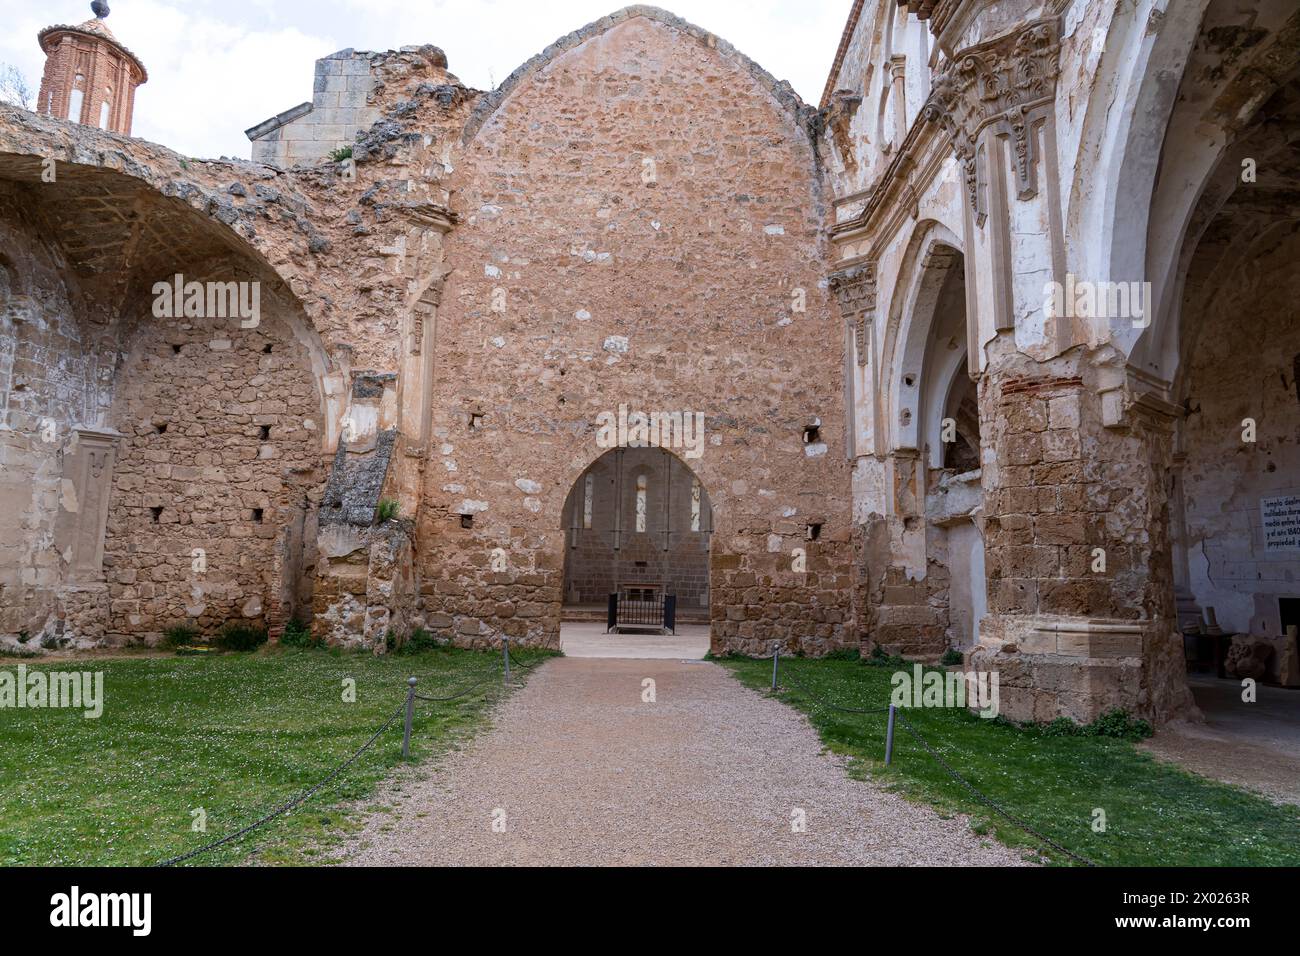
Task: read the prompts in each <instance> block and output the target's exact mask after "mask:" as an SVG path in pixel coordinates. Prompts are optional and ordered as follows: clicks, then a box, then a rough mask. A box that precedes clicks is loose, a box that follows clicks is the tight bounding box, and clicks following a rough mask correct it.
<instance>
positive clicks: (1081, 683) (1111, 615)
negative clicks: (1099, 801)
mask: <svg viewBox="0 0 1300 956" xmlns="http://www.w3.org/2000/svg"><path fill="white" fill-rule="evenodd" d="M990 352H991V356H990V361H989V368H988V370H987V371H986V373H985V375H984V376H983V378H982V380H981V382H980V417H981V427H982V434H983V436H984V446H985V470H984V474H983V484H984V493H985V511H986V522H985V566H986V569H987V574H988V587H989V592H988V598H989V604H988V610H989V613H988V616H986V617H985V618H984V620H983V621H982V623H981V630H980V641H979V645H978V646H977V647H976V648H975V650H974V651H973V653H972V655H971V661H972V663H973V664H975V666H976V668H977V669H979V670H991V671H996V672H998V674H999V675H1000V683H1001V697H1002V713H1003V714H1004V715H1006V716H1007V717H1008V718H1010V719H1013V720H1031V719H1032V720H1040V721H1041V720H1050V719H1052V718H1054V717H1057V716H1061V715H1065V716H1068V717H1071V718H1074V719H1075V720H1078V721H1081V722H1087V721H1091V720H1093V719H1095V718H1096V717H1098V716H1099V715H1100V714H1102V713H1104V712H1105V711H1107V710H1110V709H1113V708H1116V707H1121V708H1123V709H1125V710H1127V711H1129V712H1130V713H1133V714H1136V715H1140V716H1143V717H1146V718H1148V719H1155V720H1167V719H1171V718H1174V717H1179V716H1185V715H1187V714H1189V713H1191V712H1192V711H1193V709H1194V708H1193V706H1192V702H1191V698H1190V694H1189V693H1188V691H1187V687H1186V681H1185V677H1184V673H1183V671H1184V664H1183V659H1182V649H1181V648H1182V645H1181V638H1180V637H1179V635H1178V632H1177V626H1176V617H1175V611H1174V606H1173V593H1174V592H1173V570H1172V562H1171V557H1170V554H1171V540H1170V538H1171V536H1170V528H1169V508H1168V493H1167V484H1168V477H1169V474H1170V459H1171V453H1172V440H1173V422H1174V414H1175V412H1176V409H1174V408H1172V407H1170V406H1167V405H1164V404H1162V403H1160V402H1158V401H1156V400H1154V399H1152V398H1149V397H1147V398H1144V399H1141V400H1139V401H1136V402H1134V403H1133V404H1132V405H1131V406H1130V407H1129V409H1128V411H1127V414H1126V415H1125V417H1124V421H1123V423H1122V424H1121V425H1118V426H1107V425H1105V424H1104V423H1103V421H1102V416H1101V407H1100V406H1101V401H1102V400H1101V397H1100V396H1099V395H1098V390H1097V383H1098V380H1099V378H1100V370H1099V369H1098V368H1097V367H1096V366H1095V364H1094V360H1095V356H1094V355H1091V354H1090V353H1089V352H1088V351H1087V350H1085V349H1084V348H1082V347H1079V348H1075V349H1072V350H1070V351H1069V352H1067V353H1066V354H1064V355H1062V356H1060V357H1058V358H1057V359H1055V360H1053V361H1052V362H1048V363H1040V362H1036V361H1034V360H1032V359H1031V358H1029V357H1028V356H1025V355H1024V354H1023V353H1020V352H1018V351H1016V350H1015V348H1014V345H1013V344H1012V342H1011V339H1010V335H1009V334H1008V333H1004V334H1003V335H1002V336H1000V337H999V339H998V341H997V342H995V343H994V344H993V346H992V347H991V349H990Z"/></svg>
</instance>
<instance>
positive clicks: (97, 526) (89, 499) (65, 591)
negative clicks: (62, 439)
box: [54, 428, 121, 646]
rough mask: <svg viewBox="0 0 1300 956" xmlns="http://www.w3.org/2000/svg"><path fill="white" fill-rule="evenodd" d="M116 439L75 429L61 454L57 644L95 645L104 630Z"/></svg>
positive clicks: (109, 434)
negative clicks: (106, 542)
mask: <svg viewBox="0 0 1300 956" xmlns="http://www.w3.org/2000/svg"><path fill="white" fill-rule="evenodd" d="M120 439H121V435H119V434H118V433H117V432H112V431H99V430H95V429H89V428H76V429H73V432H72V440H71V441H70V443H69V445H68V447H67V448H66V449H65V450H64V452H63V477H62V481H61V484H60V489H59V512H58V521H57V524H56V529H55V547H56V548H57V550H58V552H59V564H60V570H61V571H62V584H61V586H60V588H59V593H58V610H57V615H56V617H57V619H56V621H55V624H54V628H55V635H54V636H55V639H56V640H57V641H58V642H59V643H74V644H77V645H81V646H85V645H90V644H95V643H98V642H99V641H101V640H102V639H103V638H104V635H105V631H106V629H107V627H108V611H109V594H108V585H107V583H106V582H105V580H104V529H105V527H106V525H107V522H108V504H109V496H110V493H111V490H112V487H113V466H114V464H115V463H116V461H117V451H118V443H119V441H120Z"/></svg>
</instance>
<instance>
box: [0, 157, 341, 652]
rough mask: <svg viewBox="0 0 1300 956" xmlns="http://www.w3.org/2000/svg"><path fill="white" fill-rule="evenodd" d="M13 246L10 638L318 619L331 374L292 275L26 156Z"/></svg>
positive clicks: (6, 483) (7, 291)
mask: <svg viewBox="0 0 1300 956" xmlns="http://www.w3.org/2000/svg"><path fill="white" fill-rule="evenodd" d="M0 250H2V251H0V274H2V275H0V368H3V373H0V408H2V409H3V423H2V424H0V466H2V467H0V472H3V474H4V479H3V481H0V538H3V540H4V541H5V543H6V545H5V547H4V549H3V552H2V553H0V608H3V612H2V613H0V637H4V636H16V639H18V640H23V641H28V640H32V639H33V638H35V639H36V642H39V643H40V644H42V645H43V646H46V647H56V646H61V645H64V644H68V643H75V644H82V645H89V644H97V643H103V642H108V643H113V644H122V643H132V642H151V641H154V640H156V639H158V638H159V637H161V636H162V634H163V632H165V631H166V630H167V629H169V628H172V627H176V626H178V625H179V626H186V627H188V628H192V629H195V630H198V631H200V632H209V633H210V632H213V631H215V630H217V629H219V628H221V627H223V626H225V625H226V624H229V623H232V622H234V623H240V624H246V625H250V626H253V627H266V628H270V629H274V628H275V627H276V626H278V625H280V624H282V623H284V622H285V621H287V620H288V619H289V618H291V617H294V616H306V614H307V613H308V612H309V610H310V606H311V588H312V581H313V562H314V546H315V537H316V536H315V512H316V506H317V504H318V502H319V499H320V495H321V491H322V488H323V482H324V476H325V471H326V464H327V463H326V461H325V459H324V457H323V455H322V451H323V450H324V448H325V446H326V440H327V439H326V433H327V431H328V424H327V421H326V412H325V398H324V390H323V387H322V378H323V376H325V375H326V374H327V373H328V372H329V364H330V363H329V359H328V357H327V356H326V353H325V350H324V348H323V346H322V344H321V341H320V338H319V336H318V335H317V334H316V332H315V330H314V329H313V328H312V325H311V323H310V321H309V319H308V318H307V317H306V315H305V314H304V313H303V310H302V307H301V305H300V303H299V302H298V300H297V299H296V297H295V296H294V295H293V293H292V292H291V291H290V290H289V289H288V288H287V286H286V285H285V283H284V282H283V281H282V280H281V279H280V278H279V277H278V276H277V275H276V274H275V272H274V270H273V269H271V268H270V267H269V265H268V264H267V263H266V262H265V260H263V259H262V258H261V256H260V255H259V254H258V253H257V252H255V251H254V250H253V249H251V248H250V247H249V246H247V245H245V244H244V243H243V242H242V241H241V240H240V239H239V238H238V237H237V236H236V235H235V234H234V233H233V232H232V231H231V230H230V229H228V228H227V227H226V226H224V225H223V224H222V223H221V222H219V221H217V220H216V219H213V218H209V217H207V216H204V215H203V214H201V213H199V212H196V211H195V210H194V209H193V208H191V207H190V206H189V205H187V204H186V203H185V202H182V201H181V200H179V199H176V198H172V197H168V196H164V195H162V194H160V193H159V192H157V191H156V190H155V189H154V188H153V187H151V186H150V185H148V184H147V183H145V182H143V181H141V180H138V179H135V178H134V177H132V176H129V175H126V174H123V173H121V172H117V171H114V170H109V169H102V168H99V167H94V166H83V165H78V164H73V163H64V162H59V163H57V164H56V165H54V166H51V165H50V164H49V163H47V162H43V161H42V160H41V159H40V158H36V157H30V156H15V155H0ZM177 288H179V289H181V290H182V294H181V295H180V296H177V295H176V294H175V293H176V290H177ZM163 289H165V290H166V292H167V294H166V295H164V294H162V292H161V291H160V290H163Z"/></svg>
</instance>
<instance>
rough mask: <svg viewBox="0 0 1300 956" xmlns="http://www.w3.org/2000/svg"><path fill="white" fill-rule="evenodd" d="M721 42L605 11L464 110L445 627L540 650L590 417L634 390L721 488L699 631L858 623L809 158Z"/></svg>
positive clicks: (799, 643)
mask: <svg viewBox="0 0 1300 956" xmlns="http://www.w3.org/2000/svg"><path fill="white" fill-rule="evenodd" d="M602 30H603V32H601V31H602ZM721 43H722V41H720V40H718V39H717V38H715V37H712V36H711V35H709V34H705V33H703V32H702V31H698V30H693V28H686V27H685V26H683V25H681V24H680V23H678V22H664V21H663V20H662V18H654V17H648V16H647V17H642V18H628V19H627V20H626V22H623V23H617V24H616V25H612V27H611V26H610V24H601V25H600V27H599V29H598V30H592V31H584V32H581V33H580V34H575V35H573V36H572V37H570V38H566V39H565V41H562V42H561V44H560V45H559V47H560V48H561V49H559V50H558V51H557V52H556V54H555V55H554V56H553V57H548V58H546V62H542V63H539V64H538V65H536V66H535V67H528V68H525V70H524V71H522V74H523V75H522V76H521V78H520V80H519V82H517V83H514V84H512V83H507V84H506V88H507V90H508V91H509V93H508V95H507V96H506V97H505V98H504V102H503V103H501V104H500V105H499V107H498V108H497V109H496V111H495V112H489V111H488V110H486V109H484V108H483V107H482V104H480V111H481V112H480V116H482V117H483V119H484V120H485V121H484V122H483V125H482V128H481V129H475V128H474V127H473V126H471V128H470V130H469V141H468V143H467V144H466V146H465V149H464V155H463V156H462V157H461V159H460V160H459V164H458V167H457V169H458V175H457V176H456V177H455V178H454V179H453V190H454V193H453V195H454V196H455V197H456V202H455V205H456V210H457V212H458V213H459V214H460V215H461V217H462V224H461V225H460V226H458V227H457V228H456V229H455V230H454V231H453V232H452V233H451V234H450V236H449V237H448V238H447V240H446V254H447V261H448V263H449V264H451V265H452V266H453V267H454V271H453V272H451V274H450V275H449V276H448V278H447V280H446V284H445V288H444V290H443V293H442V296H441V308H440V311H439V317H438V323H439V324H438V329H439V332H438V335H439V343H438V363H439V367H440V368H442V369H448V370H452V369H454V370H456V371H455V372H454V373H452V374H441V375H439V376H438V379H437V383H436V386H435V390H434V395H435V399H434V402H433V407H434V409H435V423H434V425H435V427H434V438H435V442H436V445H435V446H434V448H433V454H432V455H431V460H430V461H429V463H428V470H427V478H426V485H425V504H424V510H423V512H422V515H421V519H420V528H419V533H418V538H419V539H420V540H421V541H422V542H425V543H426V544H425V546H424V547H422V548H421V550H420V554H419V560H420V562H421V567H420V579H421V596H422V602H423V606H424V611H425V614H426V623H427V625H428V626H429V627H430V628H431V629H433V630H435V631H436V632H438V633H445V634H456V635H457V636H458V639H459V640H463V641H467V642H492V641H495V640H497V639H498V637H499V636H500V635H501V634H507V635H509V636H511V637H512V638H515V639H520V640H527V641H530V642H539V643H544V644H546V645H548V646H556V644H557V642H558V630H559V611H560V601H561V596H562V595H561V590H562V585H563V567H564V550H563V549H564V541H565V536H564V531H563V515H562V509H563V504H564V501H565V498H566V497H567V495H568V494H569V491H570V489H571V487H572V485H573V483H574V482H575V481H576V480H577V479H578V477H579V476H580V475H581V474H582V473H583V471H584V470H585V469H586V468H587V467H588V466H589V465H590V464H591V462H592V461H594V460H595V459H596V458H597V457H598V456H599V454H600V453H601V451H602V450H603V449H601V448H599V447H598V446H597V443H596V426H595V422H596V419H597V416H598V415H599V414H600V413H602V412H616V411H617V409H618V406H619V404H620V403H624V402H625V403H627V404H628V406H629V408H632V409H642V410H645V411H677V410H680V411H687V412H690V411H702V412H704V413H705V415H706V445H705V449H704V453H703V456H702V457H701V458H700V459H698V460H696V461H693V462H692V468H693V470H694V471H695V472H696V474H697V475H699V477H700V479H701V481H702V482H703V484H704V487H705V489H706V490H707V492H708V494H709V496H710V499H711V501H712V504H713V508H714V526H715V533H714V535H713V540H712V546H713V554H712V600H711V602H710V603H711V613H712V624H713V640H714V649H715V650H721V649H732V650H739V651H745V652H759V653H766V652H767V651H768V650H769V649H770V646H771V645H770V642H771V641H772V640H780V641H782V642H783V643H784V644H785V645H786V647H787V649H799V650H806V651H813V652H816V651H823V650H828V649H831V648H834V647H838V646H842V645H843V644H845V643H847V642H850V641H852V640H853V635H852V631H851V629H850V627H849V617H850V601H851V598H850V583H851V575H852V570H851V556H850V549H849V547H848V542H849V537H850V528H849V524H848V522H847V514H848V502H847V492H848V488H847V483H848V471H847V463H846V461H845V455H844V445H843V434H842V431H843V413H842V397H841V392H840V387H839V384H838V359H837V358H835V357H834V356H833V354H832V355H828V353H827V350H826V343H827V342H834V341H838V338H839V326H838V322H837V320H836V319H835V318H834V317H833V316H832V314H831V313H830V311H829V309H828V304H827V298H826V293H825V291H824V289H823V287H822V271H823V270H822V266H821V263H820V258H819V257H820V248H819V239H818V229H819V225H820V216H821V209H820V207H819V205H818V197H817V194H816V192H815V189H814V187H813V185H812V184H813V182H815V166H814V162H815V159H814V155H813V150H812V146H811V144H810V142H809V140H808V138H807V134H806V132H805V131H804V129H803V126H802V118H801V116H800V115H799V113H798V112H796V111H795V110H793V109H791V108H789V104H790V98H789V95H788V94H785V93H782V92H781V90H779V89H778V90H776V94H777V95H778V96H784V97H785V98H786V100H787V103H786V104H782V103H780V102H778V101H777V99H776V98H774V95H773V92H771V91H770V89H769V88H764V84H765V83H767V82H768V81H769V80H770V78H768V79H766V80H765V79H764V77H763V76H760V75H758V74H757V73H755V72H754V68H752V66H749V65H746V64H744V63H742V62H739V61H737V60H736V59H735V58H733V57H732V56H730V55H728V54H725V53H723V52H719V50H718V46H719V44H721ZM489 105H491V104H489ZM646 160H650V161H651V162H652V164H653V165H652V166H651V165H648V164H647V162H646ZM647 171H648V172H647ZM651 173H652V178H651ZM643 176H645V177H646V178H643ZM795 289H802V290H803V297H804V300H805V301H806V311H804V312H795V311H793V309H792V304H793V301H794V298H793V297H794V294H795V292H794V290H795ZM494 295H495V296H496V299H494ZM494 304H495V306H496V307H495V308H494ZM816 422H820V425H821V438H820V441H819V442H817V443H815V445H816V446H817V447H814V448H812V449H811V453H810V450H809V449H808V448H806V447H805V445H804V442H803V434H804V428H805V426H807V425H810V424H813V423H816ZM466 516H468V518H467V520H468V521H470V522H472V524H471V526H470V527H463V526H462V524H463V523H464V522H463V520H462V519H463V518H464V517H466ZM814 522H816V523H821V524H822V533H821V538H820V539H819V540H818V541H815V542H806V541H805V534H806V530H805V529H806V526H807V524H809V523H814ZM805 545H806V546H807V547H808V552H809V559H808V573H807V574H806V575H801V574H796V573H795V572H793V571H791V570H789V569H790V567H791V563H790V562H791V551H792V549H793V548H795V547H802V546H805ZM495 548H501V549H503V550H504V551H505V553H506V554H507V555H508V556H509V561H510V570H509V571H506V572H497V571H493V570H492V569H491V553H492V551H493V549H495Z"/></svg>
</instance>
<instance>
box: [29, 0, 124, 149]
mask: <svg viewBox="0 0 1300 956" xmlns="http://www.w3.org/2000/svg"><path fill="white" fill-rule="evenodd" d="M90 9H91V10H92V11H93V12H94V14H95V18H94V19H93V20H87V21H86V22H85V23H82V24H79V25H78V26H75V27H70V26H62V25H60V26H52V27H46V28H45V29H44V30H42V31H41V32H40V33H38V34H37V35H36V39H37V40H38V41H39V42H40V44H41V49H42V50H44V51H45V57H46V58H45V73H44V75H42V77H41V92H40V95H39V96H38V97H37V100H36V111H37V112H38V113H46V114H48V115H50V116H57V117H58V118H60V119H66V120H72V121H73V122H76V123H83V124H85V125H86V126H97V127H99V128H100V129H104V130H108V131H109V132H112V133H121V134H122V135H124V136H130V135H131V114H132V111H133V109H134V108H135V88H136V87H137V86H139V85H140V84H141V83H144V82H146V81H147V80H148V79H149V74H148V72H146V70H145V68H144V64H143V63H141V62H140V58H139V57H137V56H136V55H135V54H134V53H132V52H131V51H130V50H128V49H127V48H126V47H124V46H123V45H122V44H121V43H119V42H118V40H117V37H115V36H113V31H111V30H110V29H109V28H108V26H107V25H106V24H105V23H104V18H105V17H107V16H108V4H107V3H105V2H104V0H95V2H94V3H92V4H91V5H90Z"/></svg>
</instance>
